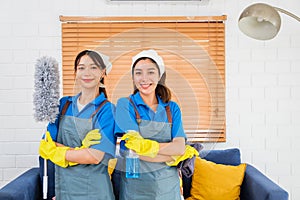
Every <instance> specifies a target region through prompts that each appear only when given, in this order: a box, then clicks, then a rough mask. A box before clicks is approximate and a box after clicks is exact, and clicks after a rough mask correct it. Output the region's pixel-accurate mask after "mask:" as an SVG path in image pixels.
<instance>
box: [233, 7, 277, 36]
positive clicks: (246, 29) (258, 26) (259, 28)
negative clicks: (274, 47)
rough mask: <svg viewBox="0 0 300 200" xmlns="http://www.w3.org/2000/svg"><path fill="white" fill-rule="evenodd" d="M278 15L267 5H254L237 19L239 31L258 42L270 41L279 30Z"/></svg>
mask: <svg viewBox="0 0 300 200" xmlns="http://www.w3.org/2000/svg"><path fill="white" fill-rule="evenodd" d="M280 25H281V19H280V15H279V13H278V12H277V10H275V8H273V7H272V6H269V5H267V4H263V3H256V4H253V5H251V6H249V7H247V8H245V10H244V11H243V12H242V14H241V15H240V18H239V23H238V26H239V29H240V30H241V31H242V32H243V33H244V34H246V35H247V36H249V37H251V38H254V39H258V40H270V39H272V38H274V37H275V36H276V35H277V33H278V32H279V30H280Z"/></svg>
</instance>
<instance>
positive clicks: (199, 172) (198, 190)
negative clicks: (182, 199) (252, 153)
mask: <svg viewBox="0 0 300 200" xmlns="http://www.w3.org/2000/svg"><path fill="white" fill-rule="evenodd" d="M246 166H247V165H246V164H245V163H243V164H240V165H238V166H232V165H222V164H216V163H214V162H211V161H207V160H205V159H202V158H200V157H197V158H196V159H195V171H194V175H193V178H192V187H191V197H189V198H187V200H239V199H240V191H241V189H240V187H241V185H242V182H243V179H244V174H245V170H246Z"/></svg>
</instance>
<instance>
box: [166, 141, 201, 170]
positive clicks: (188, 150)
mask: <svg viewBox="0 0 300 200" xmlns="http://www.w3.org/2000/svg"><path fill="white" fill-rule="evenodd" d="M193 156H199V152H198V151H197V150H196V149H195V148H194V147H192V146H190V145H185V152H184V154H183V155H181V156H171V157H172V158H173V159H174V161H170V162H166V164H167V165H169V166H177V165H178V163H180V162H181V161H183V160H186V159H188V158H192V157H193Z"/></svg>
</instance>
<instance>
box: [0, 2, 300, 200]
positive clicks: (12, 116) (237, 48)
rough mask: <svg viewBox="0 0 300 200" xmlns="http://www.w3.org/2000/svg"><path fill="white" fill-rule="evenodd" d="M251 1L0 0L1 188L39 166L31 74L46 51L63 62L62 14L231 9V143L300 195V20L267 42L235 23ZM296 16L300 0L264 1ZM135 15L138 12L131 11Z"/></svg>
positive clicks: (218, 12) (228, 34) (184, 13)
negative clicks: (121, 1) (200, 2)
mask: <svg viewBox="0 0 300 200" xmlns="http://www.w3.org/2000/svg"><path fill="white" fill-rule="evenodd" d="M254 2H255V1H252V0H243V1H238V0H230V1H229V0H228V1H225V0H210V1H209V3H208V4H207V5H204V6H203V5H199V3H195V2H187V3H182V2H180V3H179V2H177V3H162V2H155V3H154V2H151V3H135V4H134V3H110V2H108V1H106V0H51V1H50V0H48V1H47V0H26V1H19V0H10V1H4V0H0V5H1V6H0V26H1V31H0V55H1V59H0V97H1V98H0V187H2V186H3V185H5V184H6V183H8V182H9V181H10V180H12V179H13V178H15V177H16V176H18V175H19V174H21V173H22V172H24V171H25V170H26V169H28V168H30V167H33V166H38V162H37V152H38V145H39V140H40V137H41V132H42V130H43V128H44V124H43V123H36V122H35V121H34V119H33V105H32V95H33V74H34V64H35V62H36V59H37V58H39V57H40V56H43V55H49V56H53V57H55V58H56V59H57V60H58V61H59V62H60V63H61V29H60V21H59V15H65V16H78V15H83V16H131V15H133V14H134V15H139V16H149V15H157V16H194V15H195V16H196V15H222V14H226V15H227V16H228V20H227V22H226V24H227V26H226V46H227V48H226V59H227V60H226V61H227V63H226V69H227V71H226V77H227V82H226V84H227V87H226V89H227V104H226V106H227V126H228V127H227V142H226V143H223V144H217V145H216V146H215V148H221V149H223V148H230V147H239V148H240V149H241V152H242V161H243V162H248V163H251V164H252V165H254V166H256V167H257V168H259V169H260V170H261V171H262V172H264V173H265V174H266V175H268V176H269V177H270V178H271V179H272V180H273V181H275V182H276V183H278V184H280V185H281V186H282V187H284V188H285V189H286V190H288V192H289V193H290V197H291V199H294V200H296V199H300V183H299V181H298V180H299V178H300V173H299V172H298V171H297V169H299V168H300V156H299V154H298V151H299V150H300V145H299V144H300V136H299V135H298V134H299V133H300V124H299V118H300V56H299V52H300V24H299V23H298V22H297V21H295V20H294V19H292V18H290V17H288V16H286V15H283V14H282V15H281V17H282V29H281V31H280V33H279V34H278V36H277V37H276V38H275V39H273V40H270V41H266V42H262V41H257V40H254V39H250V38H248V37H246V36H245V35H243V34H242V33H241V32H240V31H239V30H238V27H237V20H238V17H239V14H240V13H241V11H242V10H243V9H244V8H245V7H247V6H248V5H250V4H251V3H254ZM264 2H265V3H269V4H271V5H273V6H277V7H281V8H284V9H287V10H289V11H291V12H293V13H295V14H297V15H298V16H299V15H300V3H299V1H298V0H286V1H280V2H278V1H275V0H265V1H264ZM132 13H133V14H132Z"/></svg>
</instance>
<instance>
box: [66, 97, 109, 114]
mask: <svg viewBox="0 0 300 200" xmlns="http://www.w3.org/2000/svg"><path fill="white" fill-rule="evenodd" d="M106 102H108V100H107V99H105V100H104V101H102V103H101V104H100V105H99V106H98V108H97V110H95V111H94V112H93V113H92V115H91V117H90V119H92V118H93V117H94V116H95V115H96V114H97V112H98V111H99V110H100V109H101V108H102V106H103V105H104V104H105V103H106ZM70 103H71V102H70V101H67V102H66V103H65V105H64V107H63V109H62V111H61V115H64V114H65V113H66V112H67V109H68V107H69V105H70Z"/></svg>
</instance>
